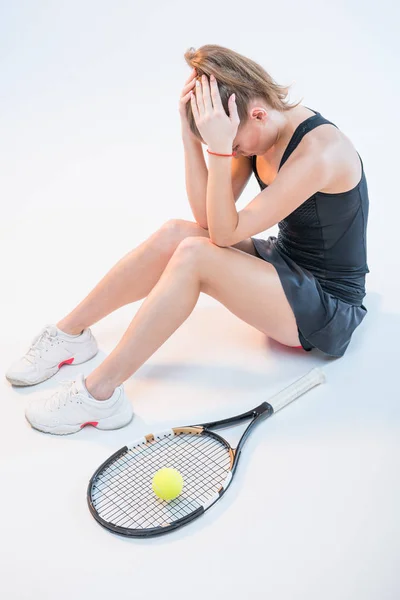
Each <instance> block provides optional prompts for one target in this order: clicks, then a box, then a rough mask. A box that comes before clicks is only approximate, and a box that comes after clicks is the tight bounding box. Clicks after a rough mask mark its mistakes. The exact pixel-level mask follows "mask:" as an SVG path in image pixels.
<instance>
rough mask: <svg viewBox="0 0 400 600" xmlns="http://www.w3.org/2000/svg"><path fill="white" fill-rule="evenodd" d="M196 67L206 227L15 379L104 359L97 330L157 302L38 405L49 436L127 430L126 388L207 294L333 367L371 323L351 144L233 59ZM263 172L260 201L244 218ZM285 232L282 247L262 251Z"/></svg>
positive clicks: (51, 333) (110, 280)
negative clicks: (245, 195)
mask: <svg viewBox="0 0 400 600" xmlns="http://www.w3.org/2000/svg"><path fill="white" fill-rule="evenodd" d="M185 59H186V61H187V63H188V64H189V65H190V66H192V67H195V68H194V69H193V71H192V73H191V75H190V77H189V79H188V80H187V82H186V84H185V87H184V89H183V92H182V95H181V99H180V115H181V121H182V137H183V143H184V148H185V168H186V186H187V192H188V197H189V202H190V205H191V207H192V210H193V214H194V217H195V219H196V223H194V222H189V221H183V220H176V219H174V220H171V221H168V222H167V223H166V224H165V225H164V226H163V227H161V229H159V230H158V231H156V232H155V233H154V234H153V235H152V236H151V237H150V238H148V239H147V240H146V241H144V242H143V243H142V244H141V245H140V246H138V247H137V248H135V249H134V250H132V251H131V252H130V253H128V254H127V255H126V256H125V257H123V258H122V259H121V260H120V261H119V262H118V263H117V264H116V265H115V266H114V267H113V268H112V269H111V271H110V272H109V273H108V274H107V275H106V276H105V277H104V278H103V279H102V280H101V281H100V282H99V283H98V285H97V286H96V287H95V288H94V289H93V291H92V292H90V294H89V295H88V296H87V297H86V298H85V299H84V300H83V301H82V302H81V303H80V304H79V305H78V306H77V307H76V308H75V309H74V310H73V311H72V312H71V313H70V314H69V315H67V316H66V317H64V318H63V319H61V321H59V322H58V323H57V325H49V326H47V327H45V328H44V329H43V330H42V331H41V332H40V333H39V335H38V336H37V338H35V340H34V341H33V343H32V345H31V347H30V349H29V351H28V352H27V354H26V355H25V356H24V357H23V358H22V359H20V360H19V361H18V362H17V363H15V364H14V365H13V366H12V367H11V368H10V369H9V371H8V372H7V375H6V376H7V378H8V380H9V381H10V382H11V383H13V384H14V385H33V384H36V383H39V382H41V381H44V380H45V379H47V378H49V377H51V376H52V375H53V374H54V373H56V372H57V371H58V369H59V368H60V367H61V366H62V365H64V364H72V363H74V364H79V363H82V362H84V361H86V360H89V359H90V358H92V357H93V356H94V355H95V354H96V353H97V344H96V341H95V339H94V338H93V335H92V334H91V331H90V329H89V326H90V325H92V324H93V323H96V322H97V321H99V320H100V319H102V318H103V317H105V316H106V315H108V314H109V313H111V312H112V311H114V310H116V309H117V308H119V307H121V306H123V305H125V304H127V303H130V302H135V301H136V300H139V299H141V298H144V297H146V296H147V298H146V300H145V301H144V302H143V304H142V305H141V307H140V309H139V311H138V312H137V314H136V315H135V317H134V319H133V320H132V323H131V324H130V326H129V327H128V329H127V331H126V332H125V334H124V335H123V337H122V339H121V340H120V342H119V344H118V345H117V346H116V348H115V349H114V350H113V352H112V353H111V354H110V355H109V356H108V357H107V358H106V359H105V360H104V362H103V363H102V364H101V365H99V366H98V367H97V368H96V369H95V370H94V371H93V372H92V373H91V374H90V375H89V376H88V377H87V378H86V380H85V379H84V377H83V375H81V376H80V377H78V379H77V380H76V381H74V382H65V383H64V384H63V386H62V389H61V390H59V391H57V392H56V393H55V394H54V395H53V396H51V397H50V398H48V399H47V398H45V399H43V400H39V401H37V402H35V403H31V405H30V406H29V407H28V409H27V411H26V416H27V418H28V421H29V422H30V423H31V425H32V426H34V427H36V428H37V429H41V430H42V431H47V432H52V433H58V434H64V433H72V432H75V431H79V429H81V428H82V427H83V426H84V425H86V424H92V425H95V426H97V427H98V428H100V429H114V428H118V427H122V426H124V425H126V424H127V423H128V422H129V421H130V420H131V418H132V408H131V405H130V402H129V401H128V399H127V398H126V396H125V394H124V390H123V382H124V381H125V380H126V379H127V378H128V377H130V376H131V375H132V374H133V373H135V371H136V370H137V369H138V368H139V367H140V366H141V365H142V364H143V363H144V362H145V361H146V360H147V359H148V358H149V357H150V356H151V355H152V354H153V353H154V352H155V351H156V350H157V349H158V348H159V347H160V346H161V345H162V344H163V343H164V342H165V341H166V340H167V339H168V338H169V337H170V336H171V335H172V333H173V332H174V331H175V330H176V329H177V328H178V327H179V326H180V325H181V324H182V323H183V322H184V321H185V320H186V319H187V317H188V316H189V315H190V314H191V312H192V310H193V309H194V307H195V305H196V303H197V299H198V297H199V294H200V292H204V293H206V294H208V295H210V296H213V297H214V298H216V299H217V300H219V301H220V302H221V303H222V304H224V305H225V306H226V307H227V308H228V309H229V310H230V311H231V312H233V313H234V314H235V315H237V316H238V317H239V318H240V319H242V320H244V321H246V322H247V323H249V324H250V325H252V326H253V327H255V328H257V329H258V330H260V331H262V332H263V333H265V334H266V335H268V336H269V337H271V338H273V339H275V340H277V341H278V342H280V343H282V344H285V345H288V346H292V347H300V348H302V349H304V350H306V351H309V350H311V349H312V348H318V349H320V350H321V351H322V352H324V353H326V354H327V355H330V356H336V357H339V356H342V355H343V354H344V352H345V351H346V348H347V347H348V344H349V342H350V339H351V336H352V333H353V331H354V330H355V328H356V327H357V326H358V325H359V324H360V323H361V321H362V320H363V318H364V316H365V314H366V308H365V307H364V306H363V304H362V300H363V298H364V296H365V275H366V273H368V267H367V262H366V227H367V218H368V190H367V183H366V179H365V174H364V170H363V165H362V162H361V158H360V157H359V155H358V153H357V152H356V150H355V149H354V146H353V145H352V143H351V142H350V140H349V139H348V138H347V137H346V136H345V135H344V134H343V133H342V132H341V131H340V130H339V129H338V128H337V126H336V125H334V124H333V123H331V122H330V121H328V120H327V119H325V118H324V117H322V115H321V114H320V113H318V112H316V111H313V110H312V109H310V108H307V107H305V106H302V105H301V104H300V102H299V103H297V104H294V105H289V104H287V103H286V102H285V99H286V97H287V94H288V88H286V87H283V86H279V85H277V84H276V83H275V82H274V81H273V80H272V78H271V77H270V76H269V75H268V73H267V72H266V71H265V70H264V69H263V68H262V67H261V66H260V65H258V64H257V63H255V62H254V61H252V60H250V59H248V58H246V57H244V56H242V55H240V54H238V53H236V52H234V51H232V50H229V49H227V48H223V47H221V46H217V45H206V46H203V47H201V48H200V49H198V50H197V51H195V50H194V49H190V50H189V51H188V52H186V54H185ZM194 89H195V92H194V93H193V90H194ZM202 143H204V144H206V145H207V146H208V148H207V151H208V169H207V167H206V163H205V161H204V155H203V150H202V147H201V144H202ZM232 150H233V152H232ZM233 156H234V157H235V158H234V160H232V157H233ZM252 171H253V172H254V174H255V176H256V178H257V180H258V183H259V185H260V188H261V192H260V193H259V194H258V195H257V196H256V197H255V198H254V199H253V200H252V201H251V202H250V203H249V204H248V205H247V206H246V207H245V208H244V209H243V210H241V211H239V212H238V211H237V210H236V207H235V202H236V200H237V199H238V197H239V196H240V194H241V192H242V191H243V189H244V187H245V185H246V183H247V181H248V180H249V177H250V175H251V172H252ZM276 223H279V235H278V238H275V237H269V238H268V239H267V240H264V239H259V238H255V237H253V236H255V235H256V234H258V233H261V232H263V231H265V230H266V229H268V228H270V227H271V226H273V225H275V224H276Z"/></svg>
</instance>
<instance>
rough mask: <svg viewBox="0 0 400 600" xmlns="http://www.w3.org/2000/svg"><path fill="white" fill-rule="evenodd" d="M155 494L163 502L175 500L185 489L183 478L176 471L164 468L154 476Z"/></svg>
mask: <svg viewBox="0 0 400 600" xmlns="http://www.w3.org/2000/svg"><path fill="white" fill-rule="evenodd" d="M152 487H153V492H154V493H155V494H156V496H158V497H159V498H162V499H163V500H174V499H175V498H177V497H178V496H179V494H180V493H181V491H182V488H183V477H182V475H181V474H180V473H179V471H177V470H176V469H173V468H170V467H164V468H163V469H159V470H158V471H157V472H156V473H155V474H154V476H153V483H152Z"/></svg>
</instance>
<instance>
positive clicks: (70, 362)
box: [58, 358, 75, 369]
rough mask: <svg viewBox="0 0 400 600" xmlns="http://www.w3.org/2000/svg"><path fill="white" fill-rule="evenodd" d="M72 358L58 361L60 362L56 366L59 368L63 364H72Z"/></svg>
mask: <svg viewBox="0 0 400 600" xmlns="http://www.w3.org/2000/svg"><path fill="white" fill-rule="evenodd" d="M74 360H75V359H74V358H68V360H63V361H62V362H60V364H59V365H58V368H59V369H61V367H62V366H63V365H72V363H73V362H74Z"/></svg>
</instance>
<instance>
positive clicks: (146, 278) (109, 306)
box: [57, 219, 255, 335]
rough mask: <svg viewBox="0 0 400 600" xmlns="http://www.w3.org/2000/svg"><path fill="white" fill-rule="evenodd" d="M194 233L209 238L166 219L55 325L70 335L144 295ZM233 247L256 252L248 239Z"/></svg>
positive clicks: (204, 232)
mask: <svg viewBox="0 0 400 600" xmlns="http://www.w3.org/2000/svg"><path fill="white" fill-rule="evenodd" d="M193 236H201V237H206V238H209V233H208V230H207V229H203V228H202V227H200V225H198V224H197V223H195V222H192V221H185V220H183V219H171V220H170V221H167V222H166V223H165V224H164V225H163V226H162V227H160V229H158V230H157V231H156V232H155V233H153V234H152V235H151V236H150V237H149V238H148V239H147V240H145V241H144V242H143V243H142V244H140V245H139V246H137V247H136V248H134V249H133V250H132V251H131V252H129V253H128V254H126V255H125V256H124V257H123V258H121V260H119V261H118V262H117V263H116V264H115V265H114V266H113V267H112V269H111V270H110V271H109V272H108V273H107V274H106V275H105V276H104V277H103V279H101V281H100V282H99V283H98V284H97V285H96V287H95V288H94V289H93V290H92V291H91V292H90V293H89V294H88V296H86V298H85V299H84V300H82V302H80V304H78V306H77V307H76V308H74V310H73V311H72V312H71V313H69V314H68V315H67V316H66V317H64V318H63V319H61V321H59V322H58V323H57V327H59V329H61V331H64V332H65V333H69V334H70V335H75V334H78V333H80V332H81V331H82V330H83V329H85V328H86V327H90V326H91V325H93V323H97V321H100V319H102V318H103V317H105V316H106V315H109V314H110V313H112V312H113V311H114V310H117V309H118V308H120V307H121V306H124V305H125V304H129V303H131V302H135V301H136V300H141V299H142V298H144V297H146V296H147V295H148V294H149V292H150V291H151V290H152V289H153V287H154V286H155V284H156V283H157V281H158V280H159V278H160V276H161V274H162V273H163V271H164V269H165V267H166V266H167V264H168V261H169V260H170V258H171V256H172V255H173V253H174V252H175V250H176V248H177V247H178V245H179V244H180V242H181V241H182V240H184V239H185V238H187V237H193ZM235 247H236V248H238V249H241V250H243V251H245V252H249V253H252V254H254V253H255V251H254V246H253V242H252V241H251V240H250V239H249V240H243V241H242V242H240V243H239V244H235Z"/></svg>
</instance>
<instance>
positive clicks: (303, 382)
mask: <svg viewBox="0 0 400 600" xmlns="http://www.w3.org/2000/svg"><path fill="white" fill-rule="evenodd" d="M324 381H325V374H324V372H323V371H322V369H319V368H315V369H312V370H311V371H310V372H309V373H307V375H304V376H303V377H300V379H298V380H297V381H295V382H294V383H292V384H291V385H289V387H287V388H285V389H284V390H282V391H281V392H279V394H276V396H273V397H272V398H271V399H270V400H268V402H269V403H270V404H271V406H272V408H273V409H274V412H277V411H278V410H280V409H281V408H283V407H284V406H286V405H287V404H290V402H293V400H296V398H298V397H299V396H301V395H302V394H304V393H305V392H308V390H311V388H313V387H315V386H316V385H319V384H320V383H323V382H324Z"/></svg>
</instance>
